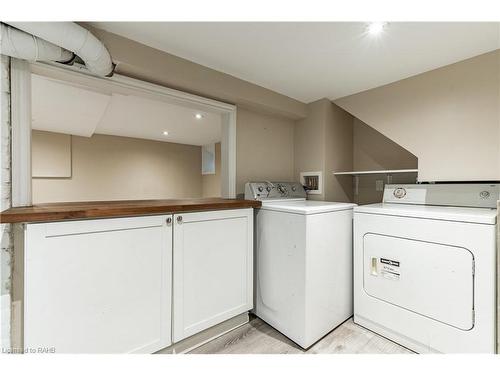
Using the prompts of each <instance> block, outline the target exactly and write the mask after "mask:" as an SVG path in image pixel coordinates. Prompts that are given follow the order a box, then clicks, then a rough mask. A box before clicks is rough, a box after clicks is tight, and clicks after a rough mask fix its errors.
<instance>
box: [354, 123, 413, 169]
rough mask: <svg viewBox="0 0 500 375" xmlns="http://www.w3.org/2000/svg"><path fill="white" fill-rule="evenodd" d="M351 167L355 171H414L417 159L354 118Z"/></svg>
mask: <svg viewBox="0 0 500 375" xmlns="http://www.w3.org/2000/svg"><path fill="white" fill-rule="evenodd" d="M353 131H354V147H353V165H354V170H356V171H366V170H382V169H416V168H417V167H418V159H417V157H416V156H415V155H413V154H412V153H411V152H409V151H407V150H405V149H404V148H403V147H401V146H400V145H398V144H397V143H396V142H394V141H392V140H390V139H389V138H387V137H386V136H384V135H383V134H381V133H379V132H378V131H376V130H375V129H373V128H372V127H370V126H368V125H367V124H365V123H364V122H363V121H361V120H360V119H358V118H354V122H353Z"/></svg>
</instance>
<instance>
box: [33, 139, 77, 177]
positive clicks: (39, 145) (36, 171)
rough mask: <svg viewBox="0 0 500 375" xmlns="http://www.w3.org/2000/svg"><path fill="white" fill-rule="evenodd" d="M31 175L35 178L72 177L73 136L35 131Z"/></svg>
mask: <svg viewBox="0 0 500 375" xmlns="http://www.w3.org/2000/svg"><path fill="white" fill-rule="evenodd" d="M31 175H32V176H33V177H68V178H69V177H71V136H70V135H68V134H60V133H52V132H46V131H33V132H32V135H31Z"/></svg>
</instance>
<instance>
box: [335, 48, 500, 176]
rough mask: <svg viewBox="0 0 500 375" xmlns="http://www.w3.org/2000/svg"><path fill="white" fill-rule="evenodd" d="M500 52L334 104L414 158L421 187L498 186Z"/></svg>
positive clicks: (499, 165) (348, 97)
mask: <svg viewBox="0 0 500 375" xmlns="http://www.w3.org/2000/svg"><path fill="white" fill-rule="evenodd" d="M499 80H500V50H497V51H494V52H490V53H487V54H484V55H480V56H477V57H474V58H471V59H468V60H464V61H461V62H458V63H456V64H452V65H448V66H445V67H442V68H439V69H436V70H432V71H429V72H426V73H423V74H420V75H417V76H414V77H410V78H407V79H404V80H401V81H398V82H395V83H391V84H389V85H385V86H381V87H378V88H375V89H372V90H368V91H364V92H361V93H358V94H354V95H351V96H347V97H345V98H341V99H338V100H336V101H335V103H336V104H338V105H339V106H340V107H342V108H344V109H345V110H346V111H348V112H350V113H352V114H353V115H354V116H355V117H358V118H359V119H360V120H361V121H363V122H365V123H366V124H368V125H369V126H371V127H373V128H374V129H376V130H377V131H379V132H380V133H382V134H384V135H385V136H386V137H388V138H390V139H391V140H393V141H394V142H396V143H398V144H399V145H400V146H402V147H404V148H405V149H407V150H408V151H409V152H411V153H412V154H414V155H415V156H416V157H417V158H418V169H419V173H418V178H419V180H420V181H480V180H500V115H499V111H500V84H499Z"/></svg>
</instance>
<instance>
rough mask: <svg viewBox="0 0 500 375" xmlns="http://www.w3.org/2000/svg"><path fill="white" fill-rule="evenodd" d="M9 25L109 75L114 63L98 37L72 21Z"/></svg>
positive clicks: (13, 23)
mask: <svg viewBox="0 0 500 375" xmlns="http://www.w3.org/2000/svg"><path fill="white" fill-rule="evenodd" d="M8 24H9V25H11V26H13V27H15V28H17V29H19V30H22V31H24V32H26V33H28V34H32V35H34V36H35V37H38V38H41V39H43V40H45V41H47V42H50V43H52V44H54V45H56V46H60V47H62V48H63V49H65V50H67V51H71V52H73V53H74V54H76V55H77V56H78V57H80V58H81V59H82V60H83V62H84V63H85V66H86V67H87V69H88V70H89V71H90V72H92V73H94V74H96V75H99V76H106V77H111V76H112V75H113V71H114V68H115V65H114V64H113V62H112V61H111V56H110V54H109V52H108V50H107V49H106V47H105V46H104V44H102V43H101V41H100V40H99V39H97V38H96V37H95V36H94V35H92V33H91V32H90V31H88V30H87V29H85V28H84V27H82V26H80V25H77V24H76V23H74V22H8Z"/></svg>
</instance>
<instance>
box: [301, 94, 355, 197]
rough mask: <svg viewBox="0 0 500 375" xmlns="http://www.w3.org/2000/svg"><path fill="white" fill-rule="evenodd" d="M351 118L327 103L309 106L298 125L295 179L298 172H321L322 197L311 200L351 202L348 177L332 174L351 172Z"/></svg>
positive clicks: (318, 102) (326, 100)
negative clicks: (335, 172)
mask: <svg viewBox="0 0 500 375" xmlns="http://www.w3.org/2000/svg"><path fill="white" fill-rule="evenodd" d="M352 121H353V118H352V116H351V115H350V114H349V113H347V112H346V111H344V110H342V109H341V108H339V107H338V106H336V105H335V104H333V103H331V102H330V101H329V100H328V99H321V100H318V101H316V102H313V103H310V104H309V105H308V115H307V117H306V118H305V119H303V120H300V121H297V123H296V126H295V139H294V145H295V149H294V160H295V162H294V164H295V168H294V169H295V171H294V175H295V179H296V180H299V178H300V172H313V171H322V172H323V193H322V194H321V195H312V194H311V195H309V198H310V199H314V200H329V201H339V202H349V201H352V180H351V178H350V177H338V176H333V171H334V170H337V171H345V170H351V169H352V142H353V132H352Z"/></svg>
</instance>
